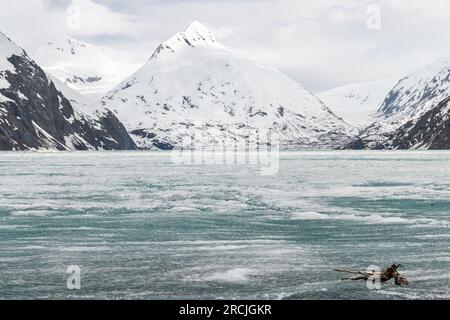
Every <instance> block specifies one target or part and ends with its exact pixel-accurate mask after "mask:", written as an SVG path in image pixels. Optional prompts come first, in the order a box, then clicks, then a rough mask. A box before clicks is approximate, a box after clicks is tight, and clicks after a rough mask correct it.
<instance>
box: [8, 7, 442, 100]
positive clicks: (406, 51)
mask: <svg viewBox="0 0 450 320" xmlns="http://www.w3.org/2000/svg"><path fill="white" fill-rule="evenodd" d="M74 1H77V2H78V4H79V8H80V21H79V22H80V24H79V25H78V27H79V28H78V27H77V28H73V27H72V28H68V27H67V25H68V23H67V22H68V20H67V8H68V6H69V5H70V3H71V2H72V1H69V0H15V1H9V0H0V4H1V7H0V8H1V11H0V30H1V31H3V32H4V33H6V34H7V35H8V36H10V37H11V38H13V39H14V40H16V41H17V42H18V43H19V44H20V45H22V46H24V47H25V48H30V47H32V46H33V45H35V44H37V43H39V42H41V41H45V40H48V39H50V38H52V37H53V36H55V35H56V34H58V33H69V34H70V35H71V36H74V37H76V38H80V39H81V40H85V41H88V42H92V43H95V44H101V45H108V46H112V47H120V48H123V47H125V48H127V50H129V51H134V52H136V55H138V56H141V57H142V59H144V57H148V56H150V55H151V53H152V51H153V49H154V48H155V47H156V46H157V45H158V44H159V43H160V42H161V41H164V40H165V39H167V38H168V37H170V36H171V35H172V34H174V33H176V32H178V31H180V30H181V29H183V27H184V26H185V25H186V24H188V23H189V22H191V21H194V20H198V21H200V22H202V23H204V24H206V25H207V26H209V27H210V28H211V30H212V31H213V32H214V33H215V34H216V36H217V37H218V38H219V40H220V41H221V42H222V43H224V44H225V45H227V46H229V47H232V48H233V49H234V50H235V51H238V52H241V53H242V54H243V55H245V56H248V57H251V58H253V59H256V60H259V61H261V62H262V63H264V64H267V65H271V66H274V67H277V68H278V69H280V70H282V71H283V72H285V73H287V74H289V75H290V76H291V77H293V78H294V79H295V80H297V81H299V82H300V83H302V84H303V85H304V86H305V87H306V88H308V89H310V90H311V91H314V92H320V91H323V90H326V89H330V88H333V87H336V86H340V85H344V84H348V83H353V82H361V81H370V80H376V79H380V78H388V77H392V76H397V75H403V74H407V73H409V72H411V71H414V69H416V68H419V67H420V66H422V65H424V64H426V63H428V62H431V61H432V60H434V59H436V58H438V57H440V56H442V55H444V54H447V53H450V41H447V39H446V36H447V35H446V31H447V30H450V19H448V17H450V2H449V1H448V0H433V1H425V0H379V1H366V0H317V1H310V0H271V1H269V0H258V1H256V0H196V1H194V0H127V1H122V0H120V1H119V0H74ZM373 5H376V6H378V8H380V10H381V11H380V12H381V20H380V21H379V22H380V23H381V24H380V26H381V29H375V30H373V29H372V30H371V29H369V28H368V27H367V21H368V19H370V21H371V22H373V21H374V20H373V18H376V17H377V14H376V13H374V12H376V11H373V8H375V9H376V8H377V7H373ZM368 8H370V9H371V10H369V11H370V12H371V13H368ZM376 20H377V19H376ZM371 25H372V26H376V24H375V25H374V24H373V23H372V24H371ZM69 26H70V23H69Z"/></svg>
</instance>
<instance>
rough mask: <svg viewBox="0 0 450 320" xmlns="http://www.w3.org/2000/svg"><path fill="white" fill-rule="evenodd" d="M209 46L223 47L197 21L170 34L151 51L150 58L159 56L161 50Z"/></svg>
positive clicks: (168, 50) (174, 50)
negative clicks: (180, 30)
mask: <svg viewBox="0 0 450 320" xmlns="http://www.w3.org/2000/svg"><path fill="white" fill-rule="evenodd" d="M198 47H203V48H210V49H224V48H225V47H224V46H223V45H222V44H221V43H220V42H219V41H218V40H217V39H216V37H215V36H214V35H213V34H212V33H211V31H209V29H208V28H207V27H205V26H204V25H203V24H201V23H200V22H198V21H194V22H192V23H190V24H189V25H187V26H186V28H185V29H184V31H183V32H179V33H177V34H175V35H174V36H172V37H171V38H170V39H169V40H167V41H165V42H163V43H162V44H161V45H160V46H159V47H158V48H157V49H156V50H155V52H154V53H153V55H152V58H156V57H159V56H160V55H161V54H162V53H163V52H171V53H175V52H176V51H178V50H181V49H184V48H198Z"/></svg>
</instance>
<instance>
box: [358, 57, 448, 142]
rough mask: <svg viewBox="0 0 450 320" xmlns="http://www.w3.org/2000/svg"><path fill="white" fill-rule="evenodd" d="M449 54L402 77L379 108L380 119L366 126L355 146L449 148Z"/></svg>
mask: <svg viewBox="0 0 450 320" xmlns="http://www.w3.org/2000/svg"><path fill="white" fill-rule="evenodd" d="M449 97H450V56H446V57H443V58H441V59H439V60H438V61H436V62H434V63H431V64H429V65H427V66H425V67H424V68H422V69H420V70H418V71H416V72H414V73H412V74H411V75H409V76H407V77H405V78H404V79H402V80H401V81H400V82H399V83H398V84H397V85H396V86H395V87H394V88H393V89H392V90H391V91H390V92H389V94H388V95H387V97H386V99H385V101H384V103H383V105H382V106H381V108H380V114H381V116H382V118H381V120H380V121H378V122H376V123H374V124H372V125H371V126H369V127H368V128H367V129H365V130H364V131H363V132H362V134H361V137H360V139H358V140H357V141H355V142H354V143H352V145H351V146H352V147H356V148H375V149H385V148H389V149H407V148H413V149H417V148H425V149H429V148H450V144H448V142H447V144H446V143H444V141H448V137H447V138H446V137H445V135H446V134H447V133H448V130H447V127H448V125H449V124H448V116H449V115H448V98H449Z"/></svg>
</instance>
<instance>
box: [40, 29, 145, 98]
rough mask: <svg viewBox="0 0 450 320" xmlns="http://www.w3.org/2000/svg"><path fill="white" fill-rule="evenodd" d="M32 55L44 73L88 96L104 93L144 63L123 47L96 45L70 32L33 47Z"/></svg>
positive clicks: (97, 96) (93, 96) (97, 95)
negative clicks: (79, 38)
mask: <svg viewBox="0 0 450 320" xmlns="http://www.w3.org/2000/svg"><path fill="white" fill-rule="evenodd" d="M31 56H32V58H33V59H34V60H35V61H36V62H37V63H38V64H39V65H40V66H42V68H43V69H44V70H45V71H46V72H47V73H50V74H52V75H54V76H55V77H56V78H57V79H58V80H59V81H61V82H63V83H64V84H66V85H67V86H69V87H71V88H72V89H74V90H76V91H78V92H79V93H81V94H83V95H86V96H89V97H91V98H100V97H101V96H103V95H104V94H106V93H107V92H108V91H109V90H111V89H113V88H114V87H115V86H116V85H117V84H119V83H120V82H121V81H122V80H123V79H125V78H127V77H128V76H129V75H130V74H132V73H133V72H135V71H136V70H137V69H138V68H139V67H140V66H142V63H143V61H139V59H135V58H133V57H132V56H131V55H130V54H128V53H127V52H125V51H120V50H117V49H112V48H107V47H98V46H95V45H92V44H88V43H85V42H82V41H79V40H76V39H73V38H71V37H69V36H59V37H57V38H54V39H52V40H50V41H48V42H46V43H44V44H43V45H40V46H37V47H36V48H33V49H32V50H31ZM136 60H137V61H136Z"/></svg>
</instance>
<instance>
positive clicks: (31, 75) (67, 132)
mask: <svg viewBox="0 0 450 320" xmlns="http://www.w3.org/2000/svg"><path fill="white" fill-rule="evenodd" d="M59 87H61V88H63V87H64V85H63V84H60V85H59ZM72 99H73V100H72V101H69V100H68V99H67V97H66V96H65V95H64V94H63V93H61V91H60V90H58V89H57V88H56V87H55V84H54V83H53V82H52V81H51V79H50V78H49V77H47V75H46V74H45V72H44V71H43V70H42V69H41V68H40V67H39V66H38V65H37V64H36V63H35V62H34V61H33V60H31V59H30V58H29V57H28V55H27V54H26V52H25V51H24V50H23V49H21V48H19V47H18V46H17V45H15V44H14V43H13V42H12V41H11V40H10V39H8V38H7V37H6V36H4V35H3V34H2V33H0V150H42V149H45V150H87V149H108V150H110V149H135V144H134V143H133V141H132V140H131V139H130V137H129V135H128V134H127V132H126V130H125V128H124V127H123V126H122V124H121V123H120V122H119V120H118V119H117V118H116V117H115V116H114V115H113V114H112V113H111V112H110V111H108V110H106V109H103V108H101V109H100V108H97V107H95V105H94V104H88V103H87V101H86V100H84V101H81V100H80V102H76V101H75V100H76V99H77V96H76V95H75V93H74V94H73V96H72ZM77 107H79V108H80V109H77Z"/></svg>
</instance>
